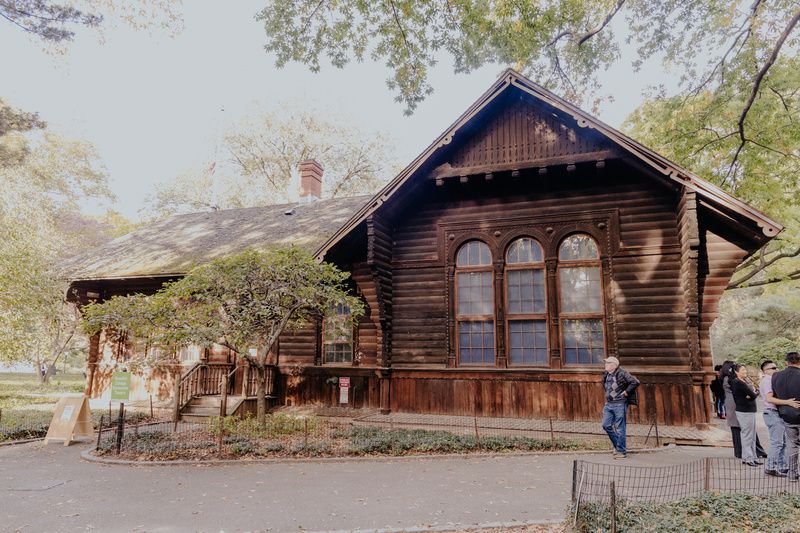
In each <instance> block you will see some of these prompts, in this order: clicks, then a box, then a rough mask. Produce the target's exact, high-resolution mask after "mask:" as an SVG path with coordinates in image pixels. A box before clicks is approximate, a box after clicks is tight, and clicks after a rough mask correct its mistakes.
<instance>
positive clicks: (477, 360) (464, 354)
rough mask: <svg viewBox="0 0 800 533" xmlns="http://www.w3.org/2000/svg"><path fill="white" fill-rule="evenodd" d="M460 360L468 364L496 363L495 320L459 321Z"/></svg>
mask: <svg viewBox="0 0 800 533" xmlns="http://www.w3.org/2000/svg"><path fill="white" fill-rule="evenodd" d="M458 328H459V329H458V340H459V346H458V350H459V353H458V355H459V362H460V363H461V364H466V365H493V364H494V322H493V321H491V320H486V321H469V322H459V323H458Z"/></svg>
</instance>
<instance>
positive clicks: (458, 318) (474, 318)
mask: <svg viewBox="0 0 800 533" xmlns="http://www.w3.org/2000/svg"><path fill="white" fill-rule="evenodd" d="M474 241H477V242H480V243H481V244H483V245H485V246H486V247H487V248H488V249H489V264H487V265H477V266H465V267H459V266H458V254H459V252H460V251H461V249H462V248H463V247H464V246H466V245H468V244H469V243H471V242H474ZM494 257H495V254H494V253H492V247H491V246H490V245H489V243H487V242H485V241H484V240H482V239H480V238H474V237H473V238H468V239H465V240H463V241H462V242H461V243H459V245H458V246H457V247H456V250H455V255H454V259H453V265H454V267H455V272H454V274H453V296H454V298H453V302H454V309H453V320H454V323H455V355H456V365H457V366H459V367H469V368H492V367H495V366H497V295H496V293H495V282H494ZM470 272H487V273H489V282H490V284H491V294H492V313H491V314H490V315H463V316H466V317H468V318H466V319H465V318H463V317H462V315H460V314H459V309H458V303H459V299H458V291H459V287H458V285H459V284H458V275H459V274H464V273H470ZM462 322H491V323H492V330H493V334H492V353H493V360H492V361H491V362H490V363H463V362H462V361H461V328H460V324H461V323H462Z"/></svg>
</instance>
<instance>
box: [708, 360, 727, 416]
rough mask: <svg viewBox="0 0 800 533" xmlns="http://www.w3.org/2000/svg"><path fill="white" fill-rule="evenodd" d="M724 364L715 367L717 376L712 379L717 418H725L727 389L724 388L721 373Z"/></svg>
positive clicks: (712, 393) (711, 386) (712, 392)
mask: <svg viewBox="0 0 800 533" xmlns="http://www.w3.org/2000/svg"><path fill="white" fill-rule="evenodd" d="M720 370H722V365H717V366H715V367H714V373H715V374H716V376H715V377H714V379H713V380H712V381H711V385H710V387H709V388H710V389H711V398H712V399H713V400H714V411H716V413H717V418H721V419H723V420H724V419H725V389H723V388H722V375H721V374H720Z"/></svg>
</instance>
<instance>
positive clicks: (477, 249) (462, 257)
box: [455, 241, 495, 365]
mask: <svg viewBox="0 0 800 533" xmlns="http://www.w3.org/2000/svg"><path fill="white" fill-rule="evenodd" d="M492 280H493V276H492V254H491V252H490V250H489V247H488V246H487V245H486V243H484V242H481V241H468V242H466V243H464V244H463V245H462V246H461V248H460V249H459V250H458V253H457V255H456V275H455V285H456V322H457V327H456V329H457V336H458V345H457V346H458V360H459V364H462V365H493V364H494V359H495V339H494V328H495V326H494V307H495V296H494V284H493V281H492Z"/></svg>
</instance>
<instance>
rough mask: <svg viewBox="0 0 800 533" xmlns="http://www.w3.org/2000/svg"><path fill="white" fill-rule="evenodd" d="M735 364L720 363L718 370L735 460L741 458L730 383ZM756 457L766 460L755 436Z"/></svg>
mask: <svg viewBox="0 0 800 533" xmlns="http://www.w3.org/2000/svg"><path fill="white" fill-rule="evenodd" d="M735 364H736V363H735V362H733V361H731V360H727V361H725V362H724V363H722V368H720V370H719V374H720V376H722V389H723V391H724V392H725V418H726V419H727V420H726V422H727V424H728V427H730V428H731V441H732V442H733V456H734V457H736V458H737V459H741V458H742V428H740V427H739V420H738V419H737V418H736V402H734V401H733V393H732V392H731V382H732V381H733V380H734V379H736V376H735V375H734V373H733V366H734V365H735ZM756 457H759V458H766V457H767V452H766V451H765V450H764V448H762V447H761V442H759V440H758V435H756Z"/></svg>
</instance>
